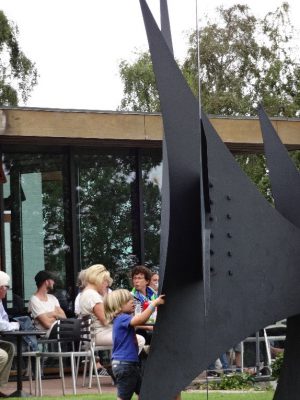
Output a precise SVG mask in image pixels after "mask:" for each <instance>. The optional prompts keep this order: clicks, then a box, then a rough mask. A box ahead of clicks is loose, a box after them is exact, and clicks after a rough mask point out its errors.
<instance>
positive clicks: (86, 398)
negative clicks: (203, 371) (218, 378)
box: [11, 391, 274, 400]
mask: <svg viewBox="0 0 300 400" xmlns="http://www.w3.org/2000/svg"><path fill="white" fill-rule="evenodd" d="M273 394H274V393H273V392H271V391H268V392H260V393H258V392H256V393H251V392H245V393H215V392H213V391H210V392H209V393H208V400H272V399H273ZM11 398H12V399H13V398H14V397H11ZM66 398H72V399H76V400H116V395H115V394H102V395H99V394H93V395H89V394H87V395H78V396H74V395H69V396H59V397H43V400H64V399H66ZM31 399H40V397H31ZM182 399H183V400H206V399H207V397H206V393H186V392H184V393H182Z"/></svg>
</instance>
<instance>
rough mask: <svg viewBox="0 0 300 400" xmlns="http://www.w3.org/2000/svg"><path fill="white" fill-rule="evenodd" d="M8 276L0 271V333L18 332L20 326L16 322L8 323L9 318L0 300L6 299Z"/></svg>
mask: <svg viewBox="0 0 300 400" xmlns="http://www.w3.org/2000/svg"><path fill="white" fill-rule="evenodd" d="M9 281H10V277H9V275H8V274H7V273H6V272H4V271H0V330H1V331H13V330H18V329H19V328H20V325H19V323H18V322H9V318H8V315H7V312H6V310H5V309H4V306H3V303H2V300H3V299H4V298H5V297H6V294H7V290H8V289H9Z"/></svg>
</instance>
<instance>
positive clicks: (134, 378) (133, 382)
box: [112, 361, 142, 400]
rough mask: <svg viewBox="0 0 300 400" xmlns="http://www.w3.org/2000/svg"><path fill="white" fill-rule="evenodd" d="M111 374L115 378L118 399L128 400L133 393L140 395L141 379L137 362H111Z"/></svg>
mask: <svg viewBox="0 0 300 400" xmlns="http://www.w3.org/2000/svg"><path fill="white" fill-rule="evenodd" d="M112 372H113V374H114V377H115V378H116V385H117V389H118V397H120V398H121V399H122V400H130V399H131V398H132V396H133V394H134V393H136V394H139V393H140V389H141V383H142V378H141V370H140V366H139V363H138V362H129V361H119V362H114V361H112Z"/></svg>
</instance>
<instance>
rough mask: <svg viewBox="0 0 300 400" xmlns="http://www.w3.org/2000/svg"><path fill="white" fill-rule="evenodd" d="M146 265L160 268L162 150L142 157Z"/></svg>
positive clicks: (147, 153) (153, 151)
mask: <svg viewBox="0 0 300 400" xmlns="http://www.w3.org/2000/svg"><path fill="white" fill-rule="evenodd" d="M142 177H143V198H144V240H145V264H146V265H148V266H149V267H154V268H155V269H157V268H158V266H159V249H160V213H161V184H162V156H161V151H160V150H156V151H155V150H151V151H149V152H146V151H144V152H143V156H142Z"/></svg>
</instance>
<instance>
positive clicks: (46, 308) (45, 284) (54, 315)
mask: <svg viewBox="0 0 300 400" xmlns="http://www.w3.org/2000/svg"><path fill="white" fill-rule="evenodd" d="M34 279H35V283H36V286H37V291H36V292H35V294H34V295H32V296H31V298H30V300H29V304H28V311H29V312H30V313H31V315H32V318H33V319H34V323H35V326H36V327H37V329H47V331H48V332H47V336H48V337H50V334H51V331H52V328H53V327H54V326H55V324H56V322H57V320H58V319H63V318H66V314H65V312H64V310H63V309H62V308H61V307H60V304H59V301H58V300H57V298H56V297H55V296H53V295H52V294H49V293H48V291H49V290H52V289H53V286H54V276H53V275H52V274H51V273H50V272H49V271H40V272H38V273H37V274H36V276H35V278H34Z"/></svg>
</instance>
